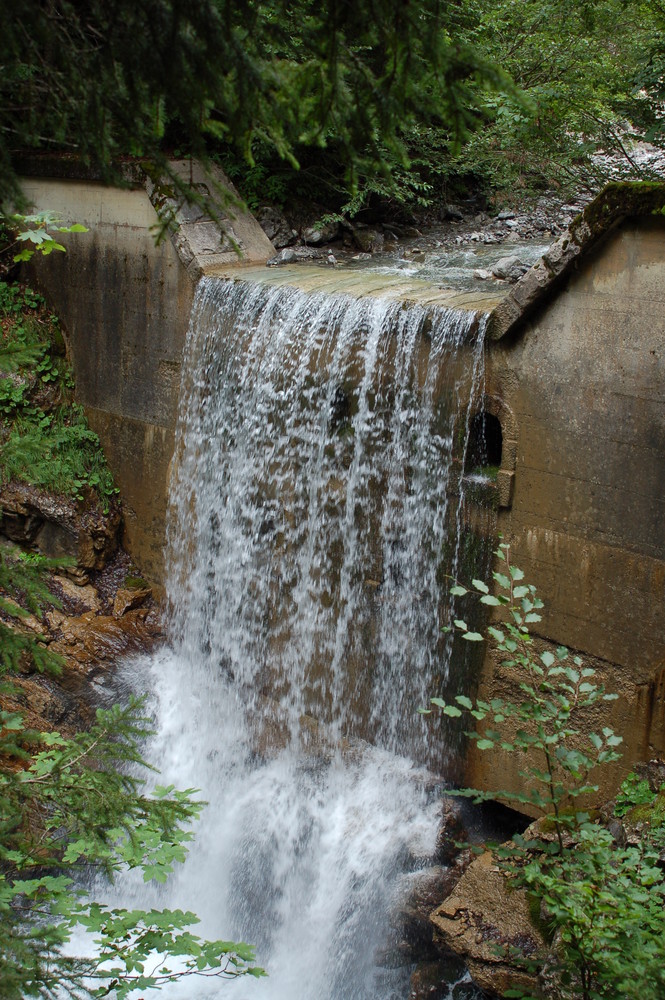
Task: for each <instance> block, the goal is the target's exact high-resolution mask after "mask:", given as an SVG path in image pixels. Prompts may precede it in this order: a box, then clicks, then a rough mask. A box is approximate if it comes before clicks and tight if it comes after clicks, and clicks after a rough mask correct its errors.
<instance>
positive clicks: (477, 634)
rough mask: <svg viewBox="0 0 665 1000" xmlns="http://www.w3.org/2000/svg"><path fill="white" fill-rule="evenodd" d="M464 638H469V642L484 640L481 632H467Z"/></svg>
mask: <svg viewBox="0 0 665 1000" xmlns="http://www.w3.org/2000/svg"><path fill="white" fill-rule="evenodd" d="M462 638H463V639H467V640H468V641H469V642H482V641H483V636H482V635H481V634H480V632H465V633H464V634H463V636H462Z"/></svg>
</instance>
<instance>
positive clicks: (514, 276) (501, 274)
mask: <svg viewBox="0 0 665 1000" xmlns="http://www.w3.org/2000/svg"><path fill="white" fill-rule="evenodd" d="M528 270H529V265H528V264H524V263H523V262H522V261H521V260H520V259H519V257H516V256H511V257H502V258H501V260H498V261H497V262H496V264H495V265H494V267H493V268H492V274H493V275H494V277H495V278H501V279H503V280H504V281H510V282H515V281H519V279H520V278H521V277H522V275H523V274H525V273H526V272H527V271H528Z"/></svg>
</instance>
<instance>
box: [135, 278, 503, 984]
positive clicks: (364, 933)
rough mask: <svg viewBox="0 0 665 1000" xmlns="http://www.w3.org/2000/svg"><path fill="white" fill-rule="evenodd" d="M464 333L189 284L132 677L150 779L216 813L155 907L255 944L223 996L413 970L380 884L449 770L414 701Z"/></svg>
mask: <svg viewBox="0 0 665 1000" xmlns="http://www.w3.org/2000/svg"><path fill="white" fill-rule="evenodd" d="M482 326H483V324H482V321H479V318H478V316H477V314H476V313H474V312H471V311H453V310H450V309H445V308H439V309H434V310H431V309H430V310H428V309H426V308H424V307H421V306H417V305H411V306H410V307H408V308H407V307H405V306H404V304H402V303H400V302H395V301H393V302H389V301H387V300H385V299H383V298H372V297H365V298H351V297H349V296H346V295H335V294H321V293H309V294H305V293H304V292H302V291H299V290H298V289H296V288H293V287H274V286H271V285H270V283H251V282H247V281H230V280H228V281H222V280H219V279H204V280H203V281H202V282H201V284H200V287H199V291H198V293H197V297H196V302H195V305H194V309H193V314H192V320H191V325H190V330H189V335H188V340H187V346H186V372H185V376H184V382H183V393H182V402H181V414H180V421H179V429H178V436H177V440H178V444H177V449H176V455H175V458H174V470H175V471H174V475H173V482H172V490H171V498H170V529H169V539H168V564H169V567H170V568H169V580H168V594H169V600H170V607H171V621H172V641H171V644H170V647H169V648H168V649H166V650H162V651H161V653H159V654H158V655H157V656H156V657H154V658H153V659H152V660H151V661H150V662H149V663H146V664H143V665H142V667H140V670H143V671H145V675H144V676H143V678H142V680H140V681H139V682H138V683H140V684H145V685H146V686H147V687H149V688H150V689H152V690H154V691H155V699H156V707H155V710H156V714H157V717H158V724H159V735H158V737H157V738H156V740H155V743H154V745H153V746H152V748H151V750H150V754H151V755H152V756H153V758H154V759H155V761H156V762H158V764H159V767H160V769H161V771H162V775H163V777H164V778H165V779H166V780H167V781H169V782H174V783H176V784H178V785H179V786H180V787H188V786H196V787H198V788H200V789H201V790H202V793H203V796H204V797H205V798H206V799H207V800H208V802H209V805H208V807H207V808H206V810H205V813H204V818H203V820H202V823H201V825H200V829H199V831H198V833H197V839H196V841H195V844H194V846H193V849H192V852H191V855H190V858H189V859H188V862H187V864H186V865H185V866H184V867H183V870H182V872H181V873H180V874H179V875H178V876H177V878H176V880H175V881H174V884H173V886H172V887H170V888H169V890H168V891H169V892H170V894H171V896H170V898H168V899H166V900H165V899H162V900H161V903H162V905H164V904H168V905H170V906H176V905H178V906H184V907H186V908H190V909H194V910H196V912H197V913H198V914H199V916H200V917H201V918H202V931H203V933H205V934H206V935H207V936H215V937H224V938H227V939H228V938H232V939H234V940H247V941H251V942H253V943H254V944H255V945H256V946H257V958H258V961H259V962H260V964H262V965H264V966H265V967H266V969H267V970H268V972H269V974H270V978H269V979H267V980H264V981H259V982H255V981H252V982H246V981H245V980H241V981H238V982H236V983H234V984H231V985H229V984H222V985H219V984H217V987H216V989H217V990H218V991H219V992H220V995H221V994H222V993H223V995H224V996H229V997H233V996H235V997H238V998H243V1000H244V998H245V997H249V996H251V997H254V995H256V996H258V997H266V998H270V1000H313V998H317V1000H387V998H392V997H405V996H406V995H407V991H408V990H407V982H408V978H407V980H405V976H406V977H408V971H409V970H408V969H407V970H406V971H405V970H404V969H397V970H391V969H390V966H391V965H394V964H395V962H390V961H389V960H385V959H384V960H383V961H382V960H381V959H380V956H381V953H382V949H383V951H384V952H385V947H386V940H387V928H388V918H389V910H390V900H391V896H392V894H393V893H394V886H395V882H396V879H397V878H398V876H399V875H400V873H403V872H405V871H409V870H411V871H412V870H414V869H415V868H417V867H418V866H422V865H423V864H426V863H427V862H428V859H431V857H432V855H433V853H434V843H435V838H436V817H437V809H438V806H437V795H436V794H433V779H432V769H433V767H435V766H436V768H437V769H438V770H440V768H441V765H442V756H441V753H440V748H437V752H436V753H434V754H432V752H431V751H432V747H431V745H430V744H431V743H432V739H431V733H430V737H429V739H428V732H427V729H426V726H425V723H424V722H423V720H422V717H420V716H419V715H418V714H417V708H418V706H419V705H422V704H424V703H425V702H426V700H427V698H428V697H429V695H430V694H431V693H433V692H434V691H436V690H437V689H438V687H439V685H440V683H441V681H442V679H443V677H444V676H445V674H446V671H447V658H448V654H449V650H448V649H447V647H446V640H445V637H442V633H441V631H440V625H441V623H442V619H443V618H444V617H445V609H446V608H447V597H446V594H447V580H446V579H445V576H446V574H447V573H450V572H451V571H452V572H454V571H455V566H456V564H457V562H458V560H459V547H460V543H459V536H460V531H459V529H460V518H461V514H460V511H461V509H462V499H461V497H462V493H463V490H461V486H460V481H461V474H462V470H463V459H464V452H465V448H466V445H467V443H468V437H469V427H470V414H471V413H472V411H473V408H474V407H475V406H477V400H478V398H479V396H480V394H481V392H482V378H483V365H482V361H483V338H482ZM467 645H470V644H467ZM135 669H139V668H135ZM377 956H378V957H377ZM177 995H178V996H184V997H187V998H191V1000H193V998H194V997H197V998H198V997H202V996H204V995H206V996H207V995H211V996H216V995H217V993H216V992H215V988H212V989H211V993H210V994H205V993H204V991H203V990H202V989H201V988H200V986H199V984H198V983H197V984H196V985H192V984H191V983H190V984H189V986H185V987H184V988H181V992H179V993H178V994H177Z"/></svg>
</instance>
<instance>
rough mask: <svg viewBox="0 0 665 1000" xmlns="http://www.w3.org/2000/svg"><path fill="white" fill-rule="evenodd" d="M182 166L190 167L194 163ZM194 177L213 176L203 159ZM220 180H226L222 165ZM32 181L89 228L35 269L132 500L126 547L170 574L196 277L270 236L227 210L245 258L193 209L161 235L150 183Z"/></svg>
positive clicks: (158, 576)
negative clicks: (166, 560)
mask: <svg viewBox="0 0 665 1000" xmlns="http://www.w3.org/2000/svg"><path fill="white" fill-rule="evenodd" d="M181 169H182V170H183V171H185V170H187V171H189V169H190V168H189V164H188V163H183V164H182V165H181ZM193 179H194V181H195V182H198V183H200V184H203V183H204V182H205V176H204V175H203V174H202V173H201V172H200V171H199V170H198V168H197V170H196V173H195V174H194V177H193ZM216 180H217V181H218V182H219V183H224V182H225V179H224V178H223V176H222V175H220V174H218V175H217V177H216ZM23 189H24V192H25V194H26V196H27V197H28V198H29V199H30V201H31V202H32V203H33V205H34V206H35V209H36V210H39V211H43V210H52V211H54V212H56V213H58V215H60V216H61V217H62V218H63V219H64V220H68V221H75V222H80V223H82V224H83V225H85V226H87V227H88V230H89V232H87V233H81V234H76V235H74V234H72V235H70V236H67V235H65V236H64V237H63V242H66V244H67V253H66V254H60V253H53V254H52V255H50V256H49V257H48V258H47V259H46V260H41V259H39V258H37V257H35V258H34V260H33V262H32V263H31V265H30V267H29V269H28V271H29V275H28V276H29V279H30V281H31V283H32V284H34V285H35V286H36V287H37V288H39V290H40V291H42V292H43V293H44V295H45V296H46V297H47V300H48V302H49V304H50V305H51V306H52V307H53V309H54V311H55V312H56V313H57V314H58V315H59V316H60V318H61V320H62V323H63V327H64V332H65V336H66V338H67V341H68V344H69V348H70V353H71V359H72V363H73V367H74V374H75V377H76V386H77V395H78V398H79V400H80V402H81V403H82V404H83V406H84V407H85V410H86V413H87V415H88V418H89V421H90V424H91V426H92V427H93V429H94V430H95V431H96V432H97V433H98V434H99V437H100V440H101V442H102V446H103V448H104V452H105V454H106V456H107V458H108V461H109V465H110V466H111V468H112V470H113V473H114V475H115V477H116V481H117V483H118V486H119V488H120V492H121V495H122V498H123V503H124V515H125V545H126V547H127V549H128V551H129V552H130V554H131V555H132V557H133V558H134V559H135V560H136V562H137V564H138V565H139V567H140V569H141V571H142V572H143V573H144V574H145V575H146V576H148V577H149V578H151V579H153V580H156V581H161V580H162V578H163V542H164V532H165V515H166V495H167V482H168V476H169V463H170V461H171V457H172V455H173V437H174V428H175V422H176V417H177V408H178V390H179V386H180V368H181V362H182V356H183V349H184V343H185V335H186V332H187V326H188V323H189V315H190V311H191V305H192V300H193V295H194V290H195V287H196V282H197V281H198V278H199V277H200V275H201V274H202V273H205V271H206V270H207V269H209V268H212V267H217V266H219V265H220V264H222V265H225V266H229V265H233V264H236V265H237V264H238V263H240V261H241V260H242V261H252V262H257V261H265V260H266V259H267V258H268V257H269V256H270V255H271V254H272V253H273V252H274V251H273V248H272V245H271V244H270V242H269V241H268V239H267V238H266V237H265V235H264V233H263V231H262V230H261V228H260V227H259V225H258V223H257V222H256V221H255V220H254V219H252V217H251V216H249V215H246V214H238V215H236V216H235V217H234V218H233V219H231V220H229V219H228V218H227V219H226V229H227V230H228V229H230V230H231V233H232V237H233V240H234V242H235V243H236V244H237V245H238V246H239V247H240V251H241V254H242V258H239V257H238V255H237V254H236V252H235V250H234V249H233V247H232V246H231V244H230V241H229V238H228V234H227V233H226V232H225V231H224V230H223V229H221V228H220V225H218V224H217V223H215V222H213V221H212V220H210V219H209V218H207V217H205V216H204V215H203V214H202V212H201V211H200V210H198V209H196V208H194V209H192V208H187V207H183V208H182V209H181V210H180V211H179V213H178V216H179V219H180V228H179V230H178V232H177V233H175V235H174V236H173V237H171V238H168V237H167V238H166V239H165V240H163V241H162V242H161V243H160V244H159V245H158V246H157V245H155V238H154V237H155V227H156V226H157V224H158V221H159V220H158V217H157V213H156V211H155V208H154V207H153V204H152V202H151V198H150V196H149V192H150V195H152V198H153V200H155V199H156V198H157V197H161V198H163V192H162V193H160V192H156V191H155V190H154V188H153V185H152V184H150V182H146V186H141V187H138V188H134V189H129V188H128V189H117V188H109V187H106V186H104V185H102V184H99V183H95V182H94V181H89V180H85V181H77V180H71V179H62V178H47V177H36V178H28V179H26V180H25V181H24V183H23ZM227 215H228V213H227Z"/></svg>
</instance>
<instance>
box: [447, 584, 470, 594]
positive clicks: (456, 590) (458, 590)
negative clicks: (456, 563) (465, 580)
mask: <svg viewBox="0 0 665 1000" xmlns="http://www.w3.org/2000/svg"><path fill="white" fill-rule="evenodd" d="M450 593H451V594H452V595H453V597H463V596H464V594H468V593H469V591H468V590H467V589H466V587H462V586H461V585H460V584H459V583H456V584H455V586H454V587H451V588H450Z"/></svg>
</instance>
